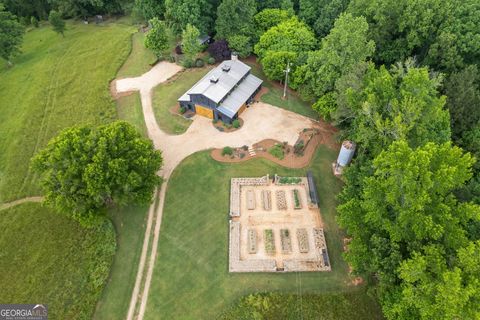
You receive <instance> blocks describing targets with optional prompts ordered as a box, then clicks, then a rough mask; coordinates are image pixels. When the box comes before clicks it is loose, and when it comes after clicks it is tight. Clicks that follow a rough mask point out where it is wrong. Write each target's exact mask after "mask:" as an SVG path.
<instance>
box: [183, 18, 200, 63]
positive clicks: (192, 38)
mask: <svg viewBox="0 0 480 320" xmlns="http://www.w3.org/2000/svg"><path fill="white" fill-rule="evenodd" d="M199 36H200V31H198V29H197V28H196V27H195V26H192V25H191V24H187V27H186V28H185V30H183V32H182V50H183V53H185V55H186V56H187V57H188V58H189V59H193V58H195V56H196V55H197V54H198V53H199V52H200V43H199V42H198V37H199Z"/></svg>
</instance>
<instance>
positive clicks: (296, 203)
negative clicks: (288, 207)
mask: <svg viewBox="0 0 480 320" xmlns="http://www.w3.org/2000/svg"><path fill="white" fill-rule="evenodd" d="M292 197H293V208H294V209H297V210H298V209H302V201H301V200H300V191H298V189H293V190H292Z"/></svg>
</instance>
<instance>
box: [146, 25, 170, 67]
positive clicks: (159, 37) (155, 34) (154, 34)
mask: <svg viewBox="0 0 480 320" xmlns="http://www.w3.org/2000/svg"><path fill="white" fill-rule="evenodd" d="M150 24H151V26H152V28H151V29H150V30H149V31H148V33H147V35H146V36H145V47H147V48H148V49H150V50H152V51H153V53H155V55H156V56H157V57H159V58H160V57H162V55H163V52H164V51H165V50H167V49H168V46H169V45H168V35H167V27H166V26H165V22H163V21H160V20H159V19H158V18H153V19H151V20H150Z"/></svg>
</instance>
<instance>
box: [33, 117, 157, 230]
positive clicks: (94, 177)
mask: <svg viewBox="0 0 480 320" xmlns="http://www.w3.org/2000/svg"><path fill="white" fill-rule="evenodd" d="M161 164H162V157H161V155H160V152H158V151H155V149H154V147H153V144H152V142H151V141H150V140H147V139H144V138H142V137H141V136H140V134H139V133H138V132H137V131H136V130H135V128H134V127H132V126H131V125H130V124H128V123H126V122H121V121H119V122H114V123H111V124H108V125H104V126H101V127H98V128H96V129H93V128H91V127H87V126H84V127H75V128H70V129H66V130H64V131H62V132H61V133H60V134H59V135H58V136H57V137H55V138H53V139H52V140H51V141H50V142H49V143H48V145H47V147H46V148H44V149H43V150H41V151H40V152H39V153H38V154H37V155H36V156H35V157H34V158H33V159H32V168H33V169H34V170H35V171H36V172H37V173H39V174H40V176H41V183H42V186H43V189H44V190H45V199H46V203H47V204H49V205H51V206H53V207H55V208H56V209H58V210H59V211H60V212H62V213H65V214H67V215H71V216H72V217H73V218H74V219H76V220H78V221H80V222H81V223H82V224H85V225H89V224H92V223H94V222H95V221H96V220H97V219H98V217H99V215H101V213H102V210H103V209H105V208H106V207H108V206H111V205H114V204H115V205H120V206H124V205H127V204H133V203H136V204H147V203H149V202H150V201H151V200H152V195H153V190H154V188H155V187H156V186H157V185H158V183H159V182H160V178H159V177H158V176H157V175H156V172H157V171H158V170H159V169H160V167H161Z"/></svg>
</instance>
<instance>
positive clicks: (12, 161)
mask: <svg viewBox="0 0 480 320" xmlns="http://www.w3.org/2000/svg"><path fill="white" fill-rule="evenodd" d="M134 31H135V28H133V27H131V26H127V25H122V24H113V23H112V24H105V25H103V26H95V25H84V24H80V23H79V24H71V23H69V24H68V25H67V31H66V33H65V38H63V37H62V36H59V35H58V34H56V33H55V32H53V31H52V30H51V28H50V27H42V28H39V29H35V30H32V31H30V32H28V33H27V34H26V35H25V40H24V45H23V49H22V50H23V54H21V55H20V56H19V57H18V58H17V59H15V61H14V62H15V65H14V66H13V67H12V68H6V66H5V63H2V62H0V115H1V116H0V119H1V121H0V150H2V152H1V153H0V202H6V201H9V200H13V199H17V198H22V197H24V196H26V195H32V194H38V193H39V189H38V186H37V183H36V177H35V176H34V175H33V174H32V173H31V172H30V171H29V160H30V158H31V157H32V155H33V154H34V153H35V152H36V151H38V150H39V149H40V148H42V147H43V146H44V145H45V144H46V143H47V142H48V140H49V139H50V138H52V137H53V136H55V135H56V134H57V133H58V132H59V131H60V130H62V129H63V128H66V127H70V126H73V125H79V124H94V125H96V124H101V123H106V122H109V121H111V120H113V119H115V118H116V110H115V104H114V102H113V101H112V99H111V97H110V93H109V89H108V83H109V81H110V80H111V79H113V78H114V77H115V74H116V72H117V71H118V69H119V68H120V66H121V65H122V63H123V62H124V60H125V59H126V58H127V56H128V54H129V52H130V46H131V42H130V38H131V37H130V35H131V34H132V32H134Z"/></svg>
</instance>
